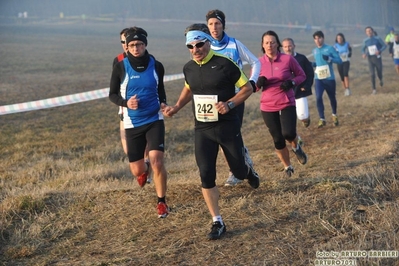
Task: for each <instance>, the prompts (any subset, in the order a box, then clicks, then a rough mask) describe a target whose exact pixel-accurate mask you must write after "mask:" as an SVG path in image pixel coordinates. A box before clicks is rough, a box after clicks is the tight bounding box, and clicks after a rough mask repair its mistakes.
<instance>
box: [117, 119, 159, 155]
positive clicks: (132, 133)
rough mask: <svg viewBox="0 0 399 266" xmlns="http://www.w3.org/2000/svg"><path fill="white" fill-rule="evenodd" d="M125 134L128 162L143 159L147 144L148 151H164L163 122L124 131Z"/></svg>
mask: <svg viewBox="0 0 399 266" xmlns="http://www.w3.org/2000/svg"><path fill="white" fill-rule="evenodd" d="M125 133H126V144H127V150H128V153H127V156H128V158H129V162H135V161H138V160H141V159H143V158H144V152H145V149H146V146H147V144H148V150H149V151H151V150H157V151H162V152H163V151H165V124H164V121H163V120H158V121H155V122H153V123H150V124H147V125H144V126H140V127H137V128H129V129H125Z"/></svg>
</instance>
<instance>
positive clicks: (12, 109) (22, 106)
mask: <svg viewBox="0 0 399 266" xmlns="http://www.w3.org/2000/svg"><path fill="white" fill-rule="evenodd" d="M182 78H184V75H183V73H181V74H174V75H166V76H164V82H168V81H172V80H178V79H182ZM108 93H109V88H104V89H100V90H94V91H87V92H81V93H76V94H71V95H65V96H60V97H55V98H49V99H44V100H38V101H32V102H25V103H16V104H10V105H4V106H0V115H7V114H13V113H21V112H27V111H34V110H40V109H46V108H52V107H57V106H63V105H69V104H74V103H81V102H87V101H91V100H96V99H100V98H106V97H108Z"/></svg>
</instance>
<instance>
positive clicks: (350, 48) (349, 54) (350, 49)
mask: <svg viewBox="0 0 399 266" xmlns="http://www.w3.org/2000/svg"><path fill="white" fill-rule="evenodd" d="M351 56H352V47H349V53H348V57H351Z"/></svg>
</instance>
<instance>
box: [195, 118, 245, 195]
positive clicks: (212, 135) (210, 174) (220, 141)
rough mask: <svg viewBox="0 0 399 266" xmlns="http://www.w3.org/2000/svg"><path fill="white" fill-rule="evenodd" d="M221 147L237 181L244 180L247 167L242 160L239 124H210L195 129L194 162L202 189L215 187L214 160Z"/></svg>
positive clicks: (242, 147)
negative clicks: (198, 172)
mask: <svg viewBox="0 0 399 266" xmlns="http://www.w3.org/2000/svg"><path fill="white" fill-rule="evenodd" d="M219 146H220V147H222V150H223V153H224V155H225V157H226V160H227V163H228V165H229V167H230V170H231V172H232V173H233V174H234V176H235V177H237V178H238V179H245V178H246V177H247V174H248V167H247V166H246V164H245V159H244V143H243V141H242V136H241V132H240V122H239V121H238V119H237V120H233V121H219V122H211V123H209V126H206V127H205V128H198V127H196V128H195V160H196V162H197V165H198V168H199V171H200V177H201V183H202V187H203V188H213V187H215V186H216V182H215V181H216V158H217V155H218V151H219Z"/></svg>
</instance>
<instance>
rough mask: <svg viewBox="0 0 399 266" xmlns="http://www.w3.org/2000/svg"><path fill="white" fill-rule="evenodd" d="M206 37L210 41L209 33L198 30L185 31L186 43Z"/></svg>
mask: <svg viewBox="0 0 399 266" xmlns="http://www.w3.org/2000/svg"><path fill="white" fill-rule="evenodd" d="M205 39H207V40H208V41H212V37H211V36H210V35H209V34H206V33H205V32H203V31H200V30H191V31H189V32H187V35H186V44H189V43H192V42H194V41H202V40H205Z"/></svg>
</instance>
